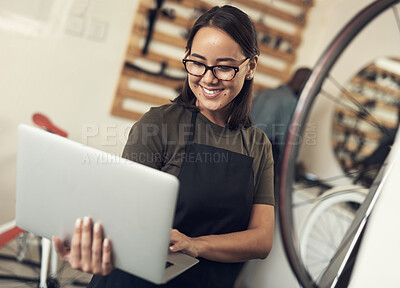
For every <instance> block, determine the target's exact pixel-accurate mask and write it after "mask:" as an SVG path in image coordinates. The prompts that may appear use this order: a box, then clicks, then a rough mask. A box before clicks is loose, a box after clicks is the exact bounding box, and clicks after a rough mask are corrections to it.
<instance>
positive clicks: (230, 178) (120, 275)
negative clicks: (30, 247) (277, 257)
mask: <svg viewBox="0 0 400 288" xmlns="http://www.w3.org/2000/svg"><path fill="white" fill-rule="evenodd" d="M196 117H197V112H193V113H192V120H191V131H190V134H189V139H188V141H187V143H186V154H185V158H184V160H183V163H182V167H181V171H180V174H179V176H178V178H179V180H180V190H179V196H178V202H177V208H176V214H175V219H174V225H173V227H174V228H176V229H178V230H179V231H180V232H181V233H183V234H185V235H187V236H189V237H198V236H203V235H218V234H226V233H231V232H238V231H243V230H246V229H247V227H248V224H249V220H250V214H251V209H252V205H253V196H254V178H253V169H252V164H253V158H252V157H250V156H248V155H249V152H248V148H247V145H246V142H245V138H244V136H243V133H242V131H240V132H241V133H242V139H243V144H244V147H245V149H246V152H247V155H243V154H240V153H236V152H232V151H229V150H225V149H221V148H217V147H213V146H208V145H203V144H197V143H193V138H194V133H195V123H196ZM199 260H200V262H199V263H198V264H196V265H195V266H194V267H192V268H190V269H189V270H188V271H186V272H184V273H182V274H181V275H179V276H178V277H176V278H175V279H173V280H171V281H170V282H168V283H167V284H164V285H154V284H151V283H149V282H147V281H144V280H142V279H140V278H137V277H135V276H133V275H130V274H127V273H124V272H122V271H120V270H115V271H113V272H112V273H111V274H110V275H109V276H106V277H101V276H95V277H93V279H92V281H91V285H89V287H96V288H97V287H99V288H100V287H118V288H120V287H121V288H122V287H132V288H139V287H140V288H144V287H146V288H147V287H149V288H150V287H168V288H196V287H198V288H207V287H209V288H231V287H233V286H234V282H235V279H236V278H237V276H238V274H239V272H240V270H241V268H242V266H243V263H242V262H240V263H220V262H215V261H210V260H207V259H203V258H199Z"/></svg>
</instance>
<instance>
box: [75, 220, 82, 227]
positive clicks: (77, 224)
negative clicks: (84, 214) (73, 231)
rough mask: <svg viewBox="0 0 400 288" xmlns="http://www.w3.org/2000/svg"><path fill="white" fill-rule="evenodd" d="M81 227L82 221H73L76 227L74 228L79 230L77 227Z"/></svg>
mask: <svg viewBox="0 0 400 288" xmlns="http://www.w3.org/2000/svg"><path fill="white" fill-rule="evenodd" d="M81 225H82V219H81V218H78V219H76V221H75V227H76V228H79V227H81Z"/></svg>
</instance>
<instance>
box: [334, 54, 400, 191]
mask: <svg viewBox="0 0 400 288" xmlns="http://www.w3.org/2000/svg"><path fill="white" fill-rule="evenodd" d="M396 67H397V68H396ZM396 71H397V72H396ZM398 73H399V74H398ZM344 88H345V90H344V92H343V93H342V95H341V99H340V100H339V101H338V102H339V105H337V106H336V108H335V113H334V119H333V125H332V130H333V131H332V145H333V148H334V152H335V156H336V158H337V160H338V161H339V164H340V166H341V167H342V169H343V171H344V172H345V173H346V174H349V175H353V177H354V182H355V183H359V184H361V185H364V186H366V187H369V186H371V184H372V182H373V180H374V179H375V177H376V175H377V173H378V170H379V167H380V166H381V165H382V163H383V161H384V160H385V158H386V156H387V154H388V153H389V151H390V146H391V145H392V144H393V141H394V137H395V134H396V132H397V128H398V126H399V120H400V119H399V116H400V61H399V60H396V59H394V58H389V57H379V58H378V59H376V60H375V61H373V62H372V63H371V64H369V65H367V66H366V67H365V68H363V69H362V70H361V71H360V72H359V73H357V75H356V76H354V77H353V78H352V79H351V80H350V81H349V83H347V85H346V86H345V87H344ZM359 104H361V105H362V106H361V107H358V105H359ZM359 110H360V111H359ZM358 171H360V172H359V173H358Z"/></svg>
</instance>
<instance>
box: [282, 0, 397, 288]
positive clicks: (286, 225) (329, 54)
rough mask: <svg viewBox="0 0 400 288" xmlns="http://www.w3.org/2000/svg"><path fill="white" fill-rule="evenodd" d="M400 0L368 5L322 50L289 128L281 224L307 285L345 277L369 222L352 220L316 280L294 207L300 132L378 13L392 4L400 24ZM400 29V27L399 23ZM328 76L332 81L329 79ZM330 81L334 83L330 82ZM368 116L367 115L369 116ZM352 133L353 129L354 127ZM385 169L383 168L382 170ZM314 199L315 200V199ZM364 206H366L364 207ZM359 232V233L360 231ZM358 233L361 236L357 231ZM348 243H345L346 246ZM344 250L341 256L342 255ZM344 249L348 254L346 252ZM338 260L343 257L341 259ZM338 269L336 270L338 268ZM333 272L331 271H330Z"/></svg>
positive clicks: (373, 189)
mask: <svg viewBox="0 0 400 288" xmlns="http://www.w3.org/2000/svg"><path fill="white" fill-rule="evenodd" d="M398 2H399V0H381V1H376V2H374V3H372V4H371V5H369V6H367V7H366V8H364V9H363V10H362V11H361V12H360V13H358V14H357V15H356V16H355V17H354V18H353V19H352V20H351V21H350V22H349V23H348V24H347V25H346V26H345V27H344V28H343V29H342V30H341V31H340V32H339V34H338V35H337V36H336V37H335V38H334V40H333V41H332V42H331V44H330V45H329V46H328V48H327V49H326V50H325V52H324V53H323V54H322V56H321V57H320V59H319V60H318V62H317V64H316V65H315V67H314V68H313V72H312V74H311V75H310V77H309V79H308V81H307V83H306V85H305V87H304V89H303V91H302V93H301V96H300V98H299V100H298V104H297V106H296V109H295V112H294V114H293V117H292V121H291V124H290V127H289V129H288V134H287V140H286V146H285V150H284V155H283V159H282V166H281V179H280V183H279V190H280V207H279V216H280V222H279V223H280V228H281V234H282V239H283V245H284V248H285V251H286V254H287V257H288V259H289V262H290V265H291V267H292V270H293V272H294V273H295V275H296V277H297V279H298V281H299V282H300V284H301V285H302V286H303V287H306V288H308V287H334V286H335V285H336V283H338V279H339V278H340V277H341V274H342V272H343V271H344V270H345V267H344V266H345V265H346V261H347V260H348V259H349V253H351V251H352V249H353V248H354V246H355V244H354V241H357V240H358V239H359V236H360V234H361V231H360V230H359V229H362V227H363V225H364V224H365V222H363V223H361V222H359V217H356V218H357V221H356V220H355V221H353V223H351V227H350V228H351V229H350V230H351V231H352V232H353V234H352V238H350V237H347V236H346V239H345V241H344V242H343V243H342V244H341V246H340V247H339V248H338V250H337V251H336V252H335V255H334V259H335V263H333V262H331V263H330V264H329V265H328V268H327V271H326V273H324V275H322V277H321V278H319V279H318V281H315V280H314V279H313V277H312V276H311V275H310V273H309V272H308V270H307V269H306V266H305V264H304V262H303V261H302V257H301V253H300V246H301V245H300V242H299V237H298V235H297V233H296V227H295V225H294V217H293V209H294V208H293V207H294V204H293V203H294V199H293V194H294V193H295V191H294V190H293V186H294V180H295V178H296V172H295V171H296V169H295V168H296V162H297V158H298V153H299V149H300V145H298V139H299V136H302V135H304V128H305V126H306V123H307V120H308V117H309V114H310V112H311V109H312V108H313V105H314V103H315V100H316V98H317V96H318V97H327V94H321V92H323V91H324V90H323V88H324V87H325V86H326V85H328V84H329V85H332V83H333V84H334V85H333V86H335V84H336V83H335V81H334V80H332V79H335V77H332V75H330V73H331V70H332V67H333V66H334V64H336V62H337V60H338V59H339V57H340V56H341V55H342V53H343V52H344V50H345V49H346V48H347V47H348V46H349V44H350V43H351V42H352V41H353V39H354V38H355V37H356V36H357V35H358V34H359V33H360V32H361V31H362V30H363V29H364V28H365V27H366V26H367V24H369V23H370V22H372V21H373V20H374V19H376V17H377V16H378V15H380V14H382V13H383V12H384V11H386V10H387V9H389V8H391V7H392V8H393V11H394V15H395V19H396V21H397V25H398V26H399V20H398V12H397V8H395V6H394V5H395V4H397V3H398ZM399 29H400V27H399ZM326 80H328V81H326ZM328 82H330V83H328ZM339 89H340V90H345V89H344V88H343V86H339ZM355 103H356V107H357V109H359V110H358V111H357V113H358V114H360V115H368V109H366V107H365V106H364V105H363V104H361V103H360V102H357V101H355ZM366 118H367V117H366ZM349 133H352V131H350V132H349ZM381 171H382V170H381ZM379 173H380V175H379V174H378V177H377V178H376V179H375V180H374V181H375V182H373V183H374V184H372V185H371V186H370V188H369V194H368V196H367V198H366V200H365V201H364V203H363V205H362V207H360V209H359V210H358V212H357V214H359V213H366V212H367V211H370V210H371V205H372V204H373V203H374V201H373V200H374V199H376V198H375V196H374V195H375V192H376V191H377V188H378V187H379V185H378V184H379V183H378V182H377V181H379V179H382V177H383V174H382V173H383V172H379ZM311 202H312V201H311ZM361 208H362V209H361ZM356 232H357V233H356ZM355 234H356V236H357V237H355V236H354V235H355ZM342 245H345V246H342ZM339 253H341V254H340V255H341V256H340V257H339V256H338V255H339ZM343 253H344V254H343ZM338 261H342V263H339V262H338ZM334 270H335V271H334ZM328 272H329V273H328Z"/></svg>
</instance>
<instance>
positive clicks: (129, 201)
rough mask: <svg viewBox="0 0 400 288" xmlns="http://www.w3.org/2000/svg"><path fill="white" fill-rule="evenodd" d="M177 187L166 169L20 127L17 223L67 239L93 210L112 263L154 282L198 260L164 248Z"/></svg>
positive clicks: (162, 279) (167, 278) (92, 215)
mask: <svg viewBox="0 0 400 288" xmlns="http://www.w3.org/2000/svg"><path fill="white" fill-rule="evenodd" d="M178 188H179V181H178V179H177V178H176V177H175V176H172V175H170V174H167V173H164V172H161V171H159V170H156V169H152V168H149V167H147V166H145V165H142V164H138V163H134V162H132V161H129V160H126V159H123V158H120V157H118V156H115V155H112V154H109V153H106V152H102V151H100V150H97V149H94V148H91V147H88V146H85V145H82V144H79V143H76V142H73V141H71V140H68V139H66V138H63V137H60V136H58V135H54V134H51V133H49V132H46V131H44V130H41V129H38V128H35V127H30V126H28V125H24V124H21V125H19V127H18V153H17V192H16V224H17V226H18V227H20V228H22V229H25V230H27V231H30V232H33V233H34V234H36V235H39V236H42V237H45V238H51V237H52V236H58V237H61V239H64V240H65V241H67V242H68V241H70V238H71V235H72V232H73V227H74V223H75V220H76V219H77V218H82V217H84V216H91V217H92V219H93V221H94V222H96V221H100V222H101V223H102V225H103V227H104V233H105V235H106V237H109V238H110V239H111V241H112V245H113V246H112V247H113V261H114V266H115V267H117V268H119V269H121V270H124V271H126V272H128V273H131V274H134V275H136V276H138V277H141V278H143V279H146V280H148V281H151V282H153V283H156V284H161V283H165V282H167V281H169V280H170V279H172V278H174V277H175V276H177V275H179V274H181V273H182V272H183V271H185V270H187V269H189V268H190V267H191V266H193V265H195V264H196V263H197V262H198V260H197V259H196V258H193V257H190V256H188V255H185V254H183V253H169V252H168V246H169V237H170V230H171V226H172V223H173V217H174V212H175V204H176V199H177V194H178Z"/></svg>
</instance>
